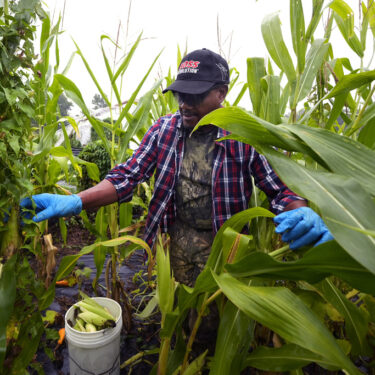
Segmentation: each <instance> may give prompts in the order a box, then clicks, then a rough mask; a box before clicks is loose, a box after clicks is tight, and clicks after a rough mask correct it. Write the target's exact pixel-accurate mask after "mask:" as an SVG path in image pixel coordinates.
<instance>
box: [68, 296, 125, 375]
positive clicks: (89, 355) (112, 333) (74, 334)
mask: <svg viewBox="0 0 375 375" xmlns="http://www.w3.org/2000/svg"><path fill="white" fill-rule="evenodd" d="M93 299H94V300H95V301H96V302H98V303H99V304H100V305H102V306H104V307H106V308H107V309H108V310H109V312H110V313H111V314H112V315H113V316H114V317H115V318H116V327H114V328H106V329H103V330H101V331H97V332H80V331H77V330H75V329H73V328H72V327H71V326H70V325H69V324H68V320H69V319H70V320H71V321H72V320H73V315H74V309H75V308H74V306H72V307H71V308H70V309H69V310H68V311H67V312H66V314H65V336H66V339H67V341H68V351H69V367H70V375H99V374H100V375H119V374H120V332H121V328H122V317H121V306H120V305H119V304H118V303H117V302H116V301H114V300H113V299H110V298H105V297H93Z"/></svg>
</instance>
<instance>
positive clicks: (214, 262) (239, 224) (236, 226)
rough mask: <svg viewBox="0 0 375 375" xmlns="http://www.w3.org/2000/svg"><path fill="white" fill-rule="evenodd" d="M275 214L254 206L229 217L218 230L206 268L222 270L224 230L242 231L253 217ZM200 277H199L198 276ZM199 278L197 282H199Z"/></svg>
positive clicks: (272, 215)
mask: <svg viewBox="0 0 375 375" xmlns="http://www.w3.org/2000/svg"><path fill="white" fill-rule="evenodd" d="M274 216H275V215H274V214H273V213H272V212H271V211H268V210H266V209H265V208H262V207H253V208H249V209H247V210H244V211H242V212H239V213H237V214H236V215H234V216H232V217H231V218H230V219H228V220H227V221H226V222H225V223H224V224H223V225H222V226H221V227H220V229H219V231H218V232H217V234H216V236H215V239H214V242H213V244H212V248H211V252H210V255H209V257H208V259H207V262H206V266H205V269H210V268H211V269H213V270H214V271H215V272H221V271H222V269H223V267H224V263H223V262H224V259H223V242H224V238H223V235H224V232H225V231H226V229H227V228H232V230H235V231H237V232H241V230H242V229H243V227H244V226H245V225H246V224H248V223H249V222H250V221H251V220H252V219H254V218H257V217H271V218H272V217H274ZM198 279H199V277H198ZM198 279H197V283H196V284H198Z"/></svg>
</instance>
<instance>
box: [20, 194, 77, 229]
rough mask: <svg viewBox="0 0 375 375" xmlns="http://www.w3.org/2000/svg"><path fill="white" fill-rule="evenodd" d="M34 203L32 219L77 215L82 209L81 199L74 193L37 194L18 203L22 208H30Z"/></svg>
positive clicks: (39, 219) (40, 219) (36, 220)
mask: <svg viewBox="0 0 375 375" xmlns="http://www.w3.org/2000/svg"><path fill="white" fill-rule="evenodd" d="M32 200H33V201H34V203H35V213H36V215H35V216H34V217H33V221H35V222H36V223H39V222H40V221H43V220H47V219H50V218H52V217H64V216H70V215H78V214H79V213H80V212H81V211H82V200H81V198H80V197H79V196H78V195H76V194H72V195H59V194H46V193H44V194H38V195H33V196H32V197H31V198H24V199H22V201H21V203H20V205H21V207H22V208H25V209H29V210H32V209H33V203H32Z"/></svg>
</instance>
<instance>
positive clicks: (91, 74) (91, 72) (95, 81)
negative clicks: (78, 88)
mask: <svg viewBox="0 0 375 375" xmlns="http://www.w3.org/2000/svg"><path fill="white" fill-rule="evenodd" d="M73 42H74V44H75V46H76V48H77V54H78V55H79V56H80V57H81V59H82V61H83V64H84V65H85V67H86V70H87V72H88V73H89V75H90V77H91V79H92V80H93V82H94V84H95V86H96V87H97V89H98V91H99V93H100V95H101V96H102V98H103V99H104V100H105V102H106V103H107V106H108V107H111V103H110V101H109V100H108V98H107V95H106V94H105V92H104V91H103V89H102V88H101V86H100V85H99V82H98V80H97V79H96V77H95V74H94V72H93V71H92V69H91V67H90V65H89V63H88V62H87V60H86V59H85V57H84V56H83V53H82V51H81V49H80V48H79V47H78V44H77V43H76V42H75V41H73ZM72 100H73V99H72ZM83 113H85V112H83ZM85 115H86V113H85Z"/></svg>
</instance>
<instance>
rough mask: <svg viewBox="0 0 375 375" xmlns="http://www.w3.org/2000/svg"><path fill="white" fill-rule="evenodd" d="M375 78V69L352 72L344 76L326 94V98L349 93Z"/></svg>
mask: <svg viewBox="0 0 375 375" xmlns="http://www.w3.org/2000/svg"><path fill="white" fill-rule="evenodd" d="M374 79H375V70H371V71H368V72H360V73H351V74H347V75H345V76H343V77H342V78H341V79H340V80H339V81H338V83H337V84H336V86H335V87H334V88H333V89H332V90H331V91H330V92H329V93H328V94H327V96H325V99H329V98H333V97H335V96H337V95H340V94H343V93H348V92H349V91H351V90H354V89H357V88H359V87H361V86H363V85H366V84H369V83H371V82H372V81H373V80H374Z"/></svg>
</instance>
